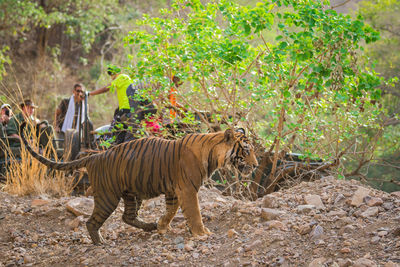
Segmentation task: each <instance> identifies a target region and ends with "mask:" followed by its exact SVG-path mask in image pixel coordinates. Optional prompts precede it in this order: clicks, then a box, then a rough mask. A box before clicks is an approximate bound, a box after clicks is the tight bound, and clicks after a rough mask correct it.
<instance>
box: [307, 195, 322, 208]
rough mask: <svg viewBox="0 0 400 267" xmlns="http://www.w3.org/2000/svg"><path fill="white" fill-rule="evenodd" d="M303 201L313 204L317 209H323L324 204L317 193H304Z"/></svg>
mask: <svg viewBox="0 0 400 267" xmlns="http://www.w3.org/2000/svg"><path fill="white" fill-rule="evenodd" d="M304 201H305V202H306V204H307V205H314V206H315V207H316V208H317V209H324V208H325V206H324V204H323V203H322V200H321V198H320V196H318V195H306V196H305V197H304Z"/></svg>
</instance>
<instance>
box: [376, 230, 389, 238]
mask: <svg viewBox="0 0 400 267" xmlns="http://www.w3.org/2000/svg"><path fill="white" fill-rule="evenodd" d="M387 234H388V232H387V231H379V232H378V236H380V237H383V236H386V235H387Z"/></svg>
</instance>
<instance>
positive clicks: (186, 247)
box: [184, 244, 193, 252]
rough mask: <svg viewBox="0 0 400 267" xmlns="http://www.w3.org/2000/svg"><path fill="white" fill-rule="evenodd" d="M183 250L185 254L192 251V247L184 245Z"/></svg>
mask: <svg viewBox="0 0 400 267" xmlns="http://www.w3.org/2000/svg"><path fill="white" fill-rule="evenodd" d="M184 248H185V250H186V251H187V252H189V251H192V250H193V247H192V246H191V245H189V244H185V246H184Z"/></svg>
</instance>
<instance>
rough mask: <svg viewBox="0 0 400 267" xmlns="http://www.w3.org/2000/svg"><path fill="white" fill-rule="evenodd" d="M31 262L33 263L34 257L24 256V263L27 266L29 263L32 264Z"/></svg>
mask: <svg viewBox="0 0 400 267" xmlns="http://www.w3.org/2000/svg"><path fill="white" fill-rule="evenodd" d="M31 262H33V259H32V257H31V256H29V255H25V256H24V263H25V264H27V263H31Z"/></svg>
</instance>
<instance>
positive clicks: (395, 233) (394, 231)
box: [393, 227, 400, 237]
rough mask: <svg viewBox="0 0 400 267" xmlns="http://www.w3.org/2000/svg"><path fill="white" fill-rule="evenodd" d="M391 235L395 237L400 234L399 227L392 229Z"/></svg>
mask: <svg viewBox="0 0 400 267" xmlns="http://www.w3.org/2000/svg"><path fill="white" fill-rule="evenodd" d="M393 235H394V236H396V237H398V236H400V227H397V228H396V229H394V230H393Z"/></svg>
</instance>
